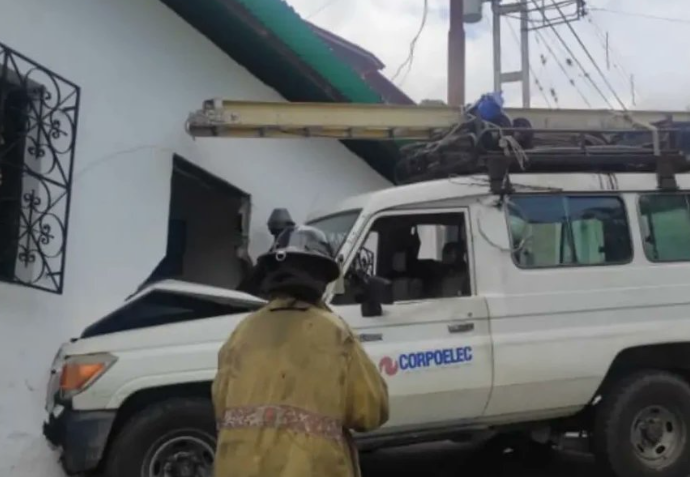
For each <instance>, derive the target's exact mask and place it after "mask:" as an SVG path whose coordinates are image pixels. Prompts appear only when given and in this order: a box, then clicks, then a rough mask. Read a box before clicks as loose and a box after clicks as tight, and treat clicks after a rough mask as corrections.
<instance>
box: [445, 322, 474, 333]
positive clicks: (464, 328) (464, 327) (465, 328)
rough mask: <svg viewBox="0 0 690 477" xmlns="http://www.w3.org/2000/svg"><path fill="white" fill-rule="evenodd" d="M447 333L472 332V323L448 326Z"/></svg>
mask: <svg viewBox="0 0 690 477" xmlns="http://www.w3.org/2000/svg"><path fill="white" fill-rule="evenodd" d="M448 331H449V332H451V333H469V332H470V331H474V323H459V324H457V325H448Z"/></svg>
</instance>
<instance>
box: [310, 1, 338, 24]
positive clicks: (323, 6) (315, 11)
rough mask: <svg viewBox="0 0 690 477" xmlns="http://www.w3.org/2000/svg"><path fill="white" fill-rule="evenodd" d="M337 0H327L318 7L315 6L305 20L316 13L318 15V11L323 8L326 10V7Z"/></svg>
mask: <svg viewBox="0 0 690 477" xmlns="http://www.w3.org/2000/svg"><path fill="white" fill-rule="evenodd" d="M337 1H338V0H327V1H326V2H325V3H324V4H323V5H321V6H320V7H319V8H317V9H316V10H314V11H313V12H312V13H310V14H309V15H307V20H311V19H312V18H314V17H315V16H316V15H318V14H319V13H321V12H323V11H324V10H326V9H327V8H328V7H330V6H332V5H334V4H335V3H336V2H337Z"/></svg>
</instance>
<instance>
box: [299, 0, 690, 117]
mask: <svg viewBox="0 0 690 477" xmlns="http://www.w3.org/2000/svg"><path fill="white" fill-rule="evenodd" d="M287 1H288V3H290V4H291V5H292V6H293V7H294V8H295V10H297V11H298V12H299V13H300V14H301V15H302V16H303V17H304V18H306V19H308V20H309V21H311V22H313V23H315V24H317V25H319V26H320V27H322V28H326V29H328V30H330V31H332V32H334V33H336V34H338V35H340V36H342V37H344V38H346V39H347V40H349V41H352V42H354V43H356V44H358V45H360V46H361V47H363V48H365V49H367V50H369V51H371V52H372V53H374V54H375V55H376V56H378V57H379V58H380V59H381V60H382V61H383V62H384V63H385V64H386V69H385V70H384V74H385V75H386V76H387V77H388V78H392V77H393V76H394V75H395V72H396V70H397V69H398V68H399V66H400V65H401V64H402V63H403V62H404V61H405V59H406V57H407V56H408V54H409V51H410V43H411V41H412V39H413V38H414V36H415V34H416V33H417V31H418V30H419V28H420V24H421V21H422V17H423V11H424V7H423V5H424V0H287ZM537 1H539V2H542V1H544V0H537ZM428 2H429V10H428V16H427V22H426V26H425V28H424V30H423V32H422V34H421V36H420V38H419V41H418V42H417V46H416V49H415V54H414V61H413V63H412V67H411V68H410V70H409V73H408V74H407V75H405V74H404V72H403V74H401V75H399V76H398V77H397V78H396V80H395V83H396V84H397V85H398V86H399V87H400V88H401V89H402V90H403V91H405V92H406V93H407V94H408V95H410V96H411V97H412V98H413V99H415V100H416V101H421V100H423V99H436V100H439V99H440V100H445V99H446V96H447V74H446V69H447V38H448V3H449V0H428ZM508 2H509V0H504V2H503V3H508ZM549 2H550V0H546V3H547V4H548V3H549ZM587 6H588V7H589V9H590V12H589V14H588V15H587V17H585V18H583V19H581V20H579V21H578V22H576V23H573V24H572V26H573V28H574V29H575V31H576V32H577V34H578V35H579V36H580V38H581V40H582V42H583V43H584V45H585V46H586V47H587V49H588V50H589V51H590V53H591V55H592V57H593V58H594V60H595V62H596V64H597V65H599V67H600V69H601V71H602V73H603V75H600V74H599V73H598V72H597V70H596V68H595V66H594V64H593V62H592V61H590V60H589V58H588V57H587V55H586V54H585V52H584V49H583V48H582V47H581V46H580V44H579V43H578V42H577V40H576V38H575V36H574V35H573V33H572V32H571V31H570V29H569V28H568V26H567V25H561V26H557V27H555V29H556V30H557V31H558V33H559V34H560V35H561V37H562V38H563V40H564V42H565V43H566V44H567V45H568V46H569V47H570V49H571V51H572V54H571V53H569V52H568V51H567V50H566V48H565V47H564V46H563V45H562V44H561V43H560V42H559V40H558V39H557V37H556V34H555V33H554V31H553V30H552V29H550V28H546V29H542V30H540V31H539V33H536V32H531V33H530V50H531V51H530V63H531V65H532V69H533V70H534V73H535V75H536V78H537V79H538V80H539V81H540V84H541V85H542V87H543V89H544V95H545V96H546V97H547V98H548V100H549V103H547V101H546V100H545V99H544V97H543V96H542V93H541V92H540V90H539V89H538V87H537V85H536V84H535V78H534V77H533V78H532V81H531V83H532V107H556V105H557V106H558V107H561V108H588V107H590V106H589V105H588V104H587V102H589V104H590V105H591V107H594V108H611V107H615V108H617V109H621V108H622V106H621V102H622V103H623V104H624V105H625V107H626V108H628V109H658V110H687V109H690V48H689V47H688V46H687V45H690V0H587ZM599 9H604V10H608V11H604V10H599ZM571 10H572V9H571ZM613 11H616V12H617V13H613ZM621 12H624V13H628V14H624V13H621ZM554 14H556V15H557V14H558V12H554ZM630 14H643V15H649V16H657V17H667V18H671V19H675V20H676V21H674V22H671V21H662V20H658V19H651V18H643V17H639V16H633V15H630ZM533 19H534V20H537V19H538V14H537V13H536V12H535V13H533ZM684 20H687V22H685V21H684ZM511 25H512V26H513V28H514V29H515V31H516V32H517V33H519V21H518V20H513V19H509V18H506V19H504V20H503V21H502V31H503V33H502V36H503V41H502V48H503V70H504V72H507V71H513V70H515V69H518V68H519V66H520V57H519V51H520V46H519V42H517V41H516V39H515V38H514V37H513V36H512V33H511V29H510V26H511ZM465 27H466V31H467V37H468V38H467V101H468V102H471V101H473V100H475V99H476V98H478V97H479V96H480V95H481V94H483V93H486V92H489V91H491V90H492V89H493V55H492V41H493V40H492V23H491V12H490V5H489V4H486V5H484V18H483V20H482V21H481V22H480V23H475V24H467V25H466V26H465ZM607 33H608V37H609V49H608V62H607V54H606V52H607V50H606V48H605V36H606V34H607ZM547 45H548V46H550V47H551V50H552V51H553V53H551V52H550V51H549V49H548V47H547ZM577 61H579V62H580V63H581V65H582V67H583V68H582V69H581V68H580V67H579V66H578V65H577ZM558 62H560V63H561V65H563V69H565V71H566V73H567V76H566V74H565V73H564V72H563V71H562V69H561V67H560V66H559V64H558ZM585 74H587V75H589V77H590V78H591V81H594V82H595V83H596V85H597V86H596V87H595V86H593V85H592V82H591V81H590V80H588V78H587V77H586V76H585ZM631 76H633V77H634V85H635V87H634V88H633V87H632V83H633V82H632V81H631ZM603 77H606V79H607V80H608V82H609V84H610V85H611V88H609V87H608V86H607V85H606V83H605V81H604V79H603ZM570 80H573V81H574V83H575V86H573V85H572V84H571V83H570ZM597 87H598V88H599V90H600V92H599V91H597V89H596V88H597ZM503 89H504V97H505V101H506V104H507V105H509V106H520V105H521V102H522V96H521V86H520V85H519V84H508V85H505V86H504V88H503ZM551 89H553V90H554V92H555V94H556V96H557V98H558V103H556V101H555V100H554V98H553V96H552V94H551ZM633 89H634V91H635V94H634V99H635V101H634V104H633ZM612 90H613V91H612ZM614 92H615V94H614ZM616 96H618V98H620V102H619V100H618V99H616Z"/></svg>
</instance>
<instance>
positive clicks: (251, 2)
mask: <svg viewBox="0 0 690 477" xmlns="http://www.w3.org/2000/svg"><path fill="white" fill-rule="evenodd" d="M235 1H237V2H238V3H241V4H242V5H244V7H245V8H246V9H247V10H249V11H250V12H251V13H252V14H253V15H254V16H255V17H256V19H257V20H259V21H260V22H261V23H262V24H264V25H265V26H266V27H267V28H268V29H269V30H271V32H273V34H274V35H276V36H277V37H279V38H280V39H281V40H282V41H283V42H284V43H285V44H286V45H287V46H288V47H289V48H290V49H291V50H292V51H293V52H294V53H295V55H297V56H298V57H299V58H300V59H301V60H303V61H304V62H305V63H306V64H307V65H309V66H310V67H311V68H313V69H314V70H315V71H317V72H318V73H319V74H320V75H321V76H323V77H324V79H325V80H326V81H328V82H329V83H330V84H331V85H333V87H334V88H335V89H337V90H338V91H339V92H340V93H342V94H343V95H344V96H345V97H347V99H349V100H350V101H352V102H355V103H379V102H381V97H380V96H379V94H378V93H376V92H375V91H373V90H372V89H371V88H370V87H369V85H368V84H367V83H366V82H365V81H364V80H363V79H362V78H360V76H359V75H358V74H357V73H356V72H355V71H354V70H353V69H352V68H351V67H350V66H349V65H348V64H346V63H343V62H342V61H340V60H339V59H338V58H336V56H335V55H334V54H333V52H332V51H331V49H330V48H329V47H328V46H327V45H326V43H325V42H324V41H323V40H321V38H319V37H318V36H317V35H316V33H314V31H313V30H312V29H311V28H310V27H309V25H308V24H307V23H306V22H304V21H303V20H302V17H300V16H299V14H298V13H297V12H296V11H295V10H294V9H293V8H292V7H291V6H290V5H288V4H287V3H286V2H284V1H283V0H235Z"/></svg>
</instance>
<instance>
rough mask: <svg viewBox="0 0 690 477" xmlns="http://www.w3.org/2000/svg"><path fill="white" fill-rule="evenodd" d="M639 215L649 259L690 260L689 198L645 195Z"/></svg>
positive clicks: (684, 196) (666, 260) (657, 260)
mask: <svg viewBox="0 0 690 477" xmlns="http://www.w3.org/2000/svg"><path fill="white" fill-rule="evenodd" d="M640 214H641V223H642V240H643V242H644V250H645V253H646V255H647V258H649V260H651V261H653V262H677V261H686V260H690V196H688V195H645V196H642V197H640Z"/></svg>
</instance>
